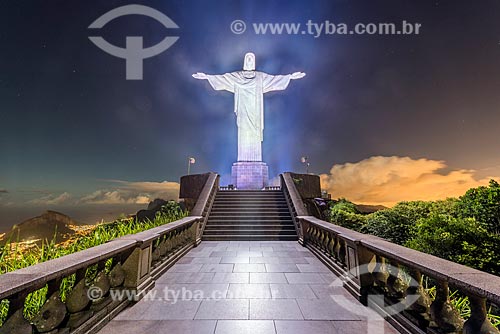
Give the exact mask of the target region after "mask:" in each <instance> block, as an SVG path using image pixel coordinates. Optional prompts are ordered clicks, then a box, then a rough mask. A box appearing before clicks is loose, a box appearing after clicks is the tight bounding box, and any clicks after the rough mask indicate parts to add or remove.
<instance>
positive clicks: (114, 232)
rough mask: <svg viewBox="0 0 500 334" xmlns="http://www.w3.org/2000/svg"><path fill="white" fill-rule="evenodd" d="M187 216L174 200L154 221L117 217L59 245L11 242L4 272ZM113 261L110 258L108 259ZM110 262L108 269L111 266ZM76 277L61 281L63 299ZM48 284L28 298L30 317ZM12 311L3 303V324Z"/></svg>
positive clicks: (1, 256)
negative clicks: (115, 219)
mask: <svg viewBox="0 0 500 334" xmlns="http://www.w3.org/2000/svg"><path fill="white" fill-rule="evenodd" d="M186 215H187V212H185V211H183V210H182V209H181V208H180V206H179V205H178V204H177V203H176V202H175V201H170V202H168V204H166V205H164V206H162V208H161V210H160V211H159V212H157V214H156V217H155V219H154V220H152V221H151V220H146V221H143V222H140V221H137V220H132V219H130V220H117V221H114V222H112V223H106V224H100V225H97V226H96V227H95V228H94V229H91V230H90V231H86V232H84V233H82V234H77V235H75V237H73V238H71V239H70V240H68V241H66V242H64V243H60V244H56V243H55V241H54V240H55V238H54V239H53V240H51V241H48V240H45V241H44V242H42V244H41V246H38V245H36V244H34V245H33V246H32V247H29V248H26V247H23V246H22V245H20V244H19V243H14V242H12V243H11V242H8V243H7V244H6V245H5V246H4V247H2V248H0V274H4V273H7V272H10V271H14V270H18V269H21V268H25V267H28V266H31V265H34V264H37V263H41V262H45V261H48V260H52V259H56V258H59V257H61V256H64V255H68V254H72V253H76V252H78V251H81V250H85V249H88V248H90V247H94V246H98V245H101V244H104V243H106V242H108V241H110V240H113V239H115V238H119V237H122V236H124V235H127V234H134V233H138V232H142V231H145V230H148V229H151V228H153V227H157V226H161V225H164V224H168V223H170V222H172V221H175V220H178V219H181V218H183V217H185V216H186ZM108 262H109V261H108ZM110 264H111V263H110V262H109V263H108V266H107V267H108V269H109V266H110ZM96 274H97V267H96V266H91V267H89V268H88V269H87V274H86V277H87V278H89V279H92V278H93V277H94V276H95V275H96ZM74 281H75V277H74V275H71V276H69V277H67V278H65V279H64V280H63V281H62V283H61V288H60V294H61V298H62V300H64V299H65V297H66V294H67V293H68V292H69V291H70V290H71V288H72V287H73V285H74ZM46 292H47V287H44V288H42V289H40V290H37V291H34V292H33V293H31V294H29V295H28V297H27V298H26V302H25V309H24V314H25V316H26V318H27V319H32V318H33V317H34V316H35V314H37V313H38V311H39V310H40V308H41V307H42V306H43V304H44V303H45V301H46V298H47V297H48V296H46V294H47V293H46ZM7 310H8V303H7V301H5V300H4V301H1V302H0V325H1V324H2V323H3V321H4V320H5V318H6V315H7Z"/></svg>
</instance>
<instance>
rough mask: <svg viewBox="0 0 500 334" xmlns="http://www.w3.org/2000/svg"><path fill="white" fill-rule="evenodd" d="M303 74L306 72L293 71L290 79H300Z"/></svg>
mask: <svg viewBox="0 0 500 334" xmlns="http://www.w3.org/2000/svg"><path fill="white" fill-rule="evenodd" d="M305 76H306V74H305V73H304V72H295V73H292V74H291V77H290V79H293V80H295V79H302V78H303V77H305Z"/></svg>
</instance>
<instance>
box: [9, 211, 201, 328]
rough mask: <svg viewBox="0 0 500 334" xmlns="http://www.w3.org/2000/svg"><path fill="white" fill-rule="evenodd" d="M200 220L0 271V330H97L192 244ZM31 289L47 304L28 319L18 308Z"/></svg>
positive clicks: (152, 230) (184, 222)
mask: <svg viewBox="0 0 500 334" xmlns="http://www.w3.org/2000/svg"><path fill="white" fill-rule="evenodd" d="M201 219H202V217H201V216H191V217H186V218H183V219H180V220H178V221H175V222H172V223H169V224H166V225H163V226H159V227H156V228H153V229H150V230H147V231H144V232H141V233H137V234H133V235H127V236H124V237H122V238H118V239H115V240H112V241H110V242H108V243H105V244H103V245H99V246H96V247H92V248H89V249H86V250H83V251H80V252H77V253H74V254H70V255H66V256H63V257H60V258H58V259H54V260H50V261H47V262H43V263H39V264H36V265H33V266H30V267H27V268H23V269H20V270H16V271H13V272H9V273H6V274H3V275H1V276H0V300H7V301H8V314H7V319H5V321H4V323H3V326H2V327H0V333H1V334H7V333H9V334H12V333H16V334H24V333H27V334H28V333H29V334H31V333H33V332H40V333H51V334H52V333H53V334H55V333H70V332H71V333H94V332H96V331H97V330H98V329H100V328H101V327H102V326H104V325H105V324H106V323H107V322H108V321H109V320H110V319H112V318H113V317H114V316H115V315H116V314H118V313H119V312H120V311H121V310H123V309H124V308H125V307H126V306H127V305H128V304H129V303H130V302H133V301H136V300H138V299H140V298H142V297H143V296H144V294H145V293H146V292H147V291H149V290H150V289H151V288H152V287H153V286H154V280H155V279H156V278H157V277H158V276H159V275H161V274H162V273H163V272H165V271H166V270H167V269H168V268H169V267H170V266H171V265H173V263H175V261H176V260H177V259H178V258H180V257H182V256H183V255H184V254H185V253H186V252H187V251H189V250H190V249H191V248H192V247H193V246H195V244H196V231H197V225H198V223H199V222H200V220H201ZM68 282H69V283H68ZM67 284H69V285H70V286H71V288H69V289H68V287H67ZM62 290H65V298H64V300H63V299H62V298H61V291H62ZM120 290H122V291H125V290H126V291H127V294H126V296H127V298H121V299H114V298H111V294H112V293H113V292H116V291H120ZM34 292H36V293H45V295H46V302H45V303H44V304H43V306H41V308H40V310H39V311H38V312H37V314H36V315H35V316H34V318H33V319H29V320H27V319H25V317H24V315H23V309H24V307H25V301H26V300H27V298H30V297H29V296H30V294H31V293H34ZM124 296H125V295H124Z"/></svg>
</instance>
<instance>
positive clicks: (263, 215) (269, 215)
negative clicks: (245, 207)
mask: <svg viewBox="0 0 500 334" xmlns="http://www.w3.org/2000/svg"><path fill="white" fill-rule="evenodd" d="M233 218H237V219H256V220H262V219H263V220H266V219H292V216H291V215H290V213H289V212H278V213H276V212H274V213H273V212H260V213H258V214H256V213H255V212H237V211H236V212H219V213H217V214H215V213H214V214H211V215H210V216H209V217H208V219H209V220H212V219H214V220H217V219H219V220H228V219H233Z"/></svg>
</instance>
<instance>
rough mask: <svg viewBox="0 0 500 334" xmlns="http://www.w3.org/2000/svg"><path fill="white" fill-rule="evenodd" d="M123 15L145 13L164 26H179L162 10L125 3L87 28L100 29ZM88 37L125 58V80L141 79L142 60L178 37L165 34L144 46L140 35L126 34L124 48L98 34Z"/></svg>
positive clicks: (168, 45)
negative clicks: (155, 42) (153, 43)
mask: <svg viewBox="0 0 500 334" xmlns="http://www.w3.org/2000/svg"><path fill="white" fill-rule="evenodd" d="M125 15H145V16H149V17H151V18H153V19H155V20H157V21H158V22H160V23H161V24H162V25H163V26H165V28H168V29H172V28H174V29H177V28H179V27H178V26H177V24H175V22H174V21H172V20H171V19H170V18H169V17H168V16H166V15H165V14H163V13H162V12H159V11H158V10H156V9H153V8H151V7H147V6H142V5H127V6H123V7H118V8H115V9H112V10H110V11H109V12H107V13H105V14H104V15H102V16H101V17H99V18H98V19H97V20H95V21H94V22H93V23H92V24H91V25H90V26H89V28H91V29H100V28H102V27H104V26H105V25H106V24H107V23H108V22H110V21H112V20H114V19H116V18H118V17H121V16H125ZM89 39H90V40H91V41H92V42H93V43H94V44H95V45H97V46H98V47H99V48H100V49H102V50H104V51H105V52H107V53H109V54H110V55H113V56H115V57H119V58H123V59H125V60H126V79H127V80H142V72H143V60H144V59H146V58H150V57H153V56H156V55H158V54H160V53H162V52H163V51H165V50H167V49H168V48H169V47H171V46H172V45H173V44H174V43H175V42H176V41H177V40H178V39H179V37H176V36H167V37H165V38H164V39H163V40H162V41H161V42H160V43H158V44H156V45H153V46H151V47H149V48H144V46H143V37H142V36H127V37H126V47H125V48H120V47H117V46H116V45H113V44H110V43H108V42H107V41H106V40H105V39H104V38H102V37H99V36H90V37H89Z"/></svg>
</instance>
